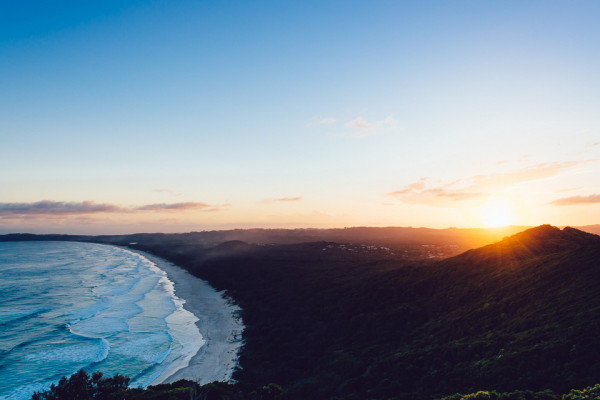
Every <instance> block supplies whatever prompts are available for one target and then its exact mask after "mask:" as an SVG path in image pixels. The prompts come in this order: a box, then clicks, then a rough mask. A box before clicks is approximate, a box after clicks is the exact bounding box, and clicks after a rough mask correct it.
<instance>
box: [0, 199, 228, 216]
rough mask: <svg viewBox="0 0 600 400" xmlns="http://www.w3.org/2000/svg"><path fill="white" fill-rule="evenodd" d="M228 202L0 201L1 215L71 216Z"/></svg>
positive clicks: (206, 209)
mask: <svg viewBox="0 0 600 400" xmlns="http://www.w3.org/2000/svg"><path fill="white" fill-rule="evenodd" d="M227 206H228V204H220V205H212V204H207V203H201V202H187V203H170V204H169V203H160V204H147V205H142V206H135V207H122V206H119V205H116V204H110V203H95V202H93V201H82V202H67V201H50V200H43V201H38V202H32V203H0V217H4V218H6V217H28V216H46V217H51V216H70V215H86V214H100V213H134V212H142V211H156V212H158V211H186V210H200V211H204V212H212V211H219V210H222V209H223V208H225V207H227Z"/></svg>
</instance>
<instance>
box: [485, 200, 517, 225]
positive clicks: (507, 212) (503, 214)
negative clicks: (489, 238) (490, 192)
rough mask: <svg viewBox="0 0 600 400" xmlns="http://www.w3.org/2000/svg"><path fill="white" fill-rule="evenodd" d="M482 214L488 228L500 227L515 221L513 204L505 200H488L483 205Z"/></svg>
mask: <svg viewBox="0 0 600 400" xmlns="http://www.w3.org/2000/svg"><path fill="white" fill-rule="evenodd" d="M480 214H481V219H482V220H483V222H484V223H485V225H486V226H487V227H488V228H498V227H501V226H507V225H512V224H514V223H515V215H514V213H513V209H512V206H511V205H510V203H508V202H506V201H504V200H490V201H488V202H487V203H485V204H484V205H482V206H481V208H480Z"/></svg>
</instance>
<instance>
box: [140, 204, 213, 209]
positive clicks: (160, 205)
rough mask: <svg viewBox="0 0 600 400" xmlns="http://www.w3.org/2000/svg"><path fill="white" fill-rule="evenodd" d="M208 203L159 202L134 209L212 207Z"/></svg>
mask: <svg viewBox="0 0 600 400" xmlns="http://www.w3.org/2000/svg"><path fill="white" fill-rule="evenodd" d="M212 207H214V206H211V205H210V204H206V203H201V202H187V203H170V204H169V203H159V204H147V205H145V206H139V207H135V210H140V211H165V210H168V211H171V210H203V209H206V208H212Z"/></svg>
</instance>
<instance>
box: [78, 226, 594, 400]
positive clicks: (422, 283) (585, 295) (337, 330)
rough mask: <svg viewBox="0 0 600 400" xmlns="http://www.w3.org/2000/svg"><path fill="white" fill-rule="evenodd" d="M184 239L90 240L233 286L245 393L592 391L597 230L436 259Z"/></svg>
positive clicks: (473, 398) (554, 231)
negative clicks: (241, 327) (275, 389)
mask: <svg viewBox="0 0 600 400" xmlns="http://www.w3.org/2000/svg"><path fill="white" fill-rule="evenodd" d="M161 238H162V239H163V240H160V239H161ZM145 239H147V240H145ZM180 239H184V240H180ZM189 239H190V238H189V237H186V236H177V235H148V236H145V237H144V236H143V235H135V236H122V237H88V238H86V240H87V241H97V242H104V243H111V244H121V245H123V244H128V245H129V246H130V247H132V248H134V249H139V250H145V251H148V252H151V253H153V254H156V255H158V256H161V257H164V258H166V259H169V260H171V261H173V262H174V263H176V264H178V265H180V266H182V267H184V268H186V269H188V270H189V271H190V272H192V273H193V274H194V275H196V276H198V277H200V278H203V279H206V280H207V281H209V282H210V283H211V284H212V285H213V286H214V287H216V288H217V289H218V290H226V291H227V294H228V295H229V297H231V298H232V299H233V300H234V301H235V302H237V303H238V304H239V305H240V306H241V308H242V310H243V311H242V312H243V315H242V316H243V320H244V324H245V325H246V330H245V332H244V340H245V345H244V347H243V349H242V352H241V357H240V364H241V368H240V369H239V370H238V371H236V373H235V375H234V378H235V379H236V380H237V381H238V384H237V385H238V386H235V387H238V388H253V389H251V390H250V389H248V390H247V392H245V393H247V395H250V393H251V392H252V391H253V390H255V388H262V387H267V386H269V385H271V384H277V385H281V387H283V395H285V397H286V398H289V399H292V400H295V399H309V398H310V399H332V400H333V399H336V400H341V399H344V400H354V399H381V400H391V399H409V400H410V399H415V400H426V399H440V398H445V399H447V400H458V399H464V400H480V399H486V400H487V399H489V400H496V399H498V400H504V399H507V400H521V399H523V400H530V399H531V400H537V399H558V398H561V397H563V396H564V398H565V399H568V400H576V399H579V398H581V399H587V398H594V397H593V396H597V387H595V386H593V385H596V384H597V383H598V376H600V343H598V341H597V332H599V331H600V297H599V296H597V293H598V292H597V288H598V287H599V286H600V269H599V268H600V264H599V262H598V260H600V237H598V236H596V235H593V234H589V233H585V232H582V231H580V230H577V229H573V228H565V229H562V230H561V229H558V228H555V227H551V226H540V227H537V228H533V229H529V230H527V231H525V232H522V233H519V234H516V235H513V236H511V237H507V238H506V239H504V240H502V241H500V242H498V243H495V244H492V245H488V246H485V247H481V248H478V249H475V250H470V251H467V252H465V253H462V254H459V255H457V256H454V257H451V258H447V259H444V260H441V261H437V260H435V258H432V259H431V260H430V261H427V259H426V258H423V257H415V258H413V259H409V258H406V257H398V254H399V249H398V248H395V249H391V250H390V251H375V250H373V249H372V248H369V247H368V246H367V247H362V246H360V245H358V244H357V243H354V244H351V243H339V242H331V241H319V242H307V243H287V244H265V243H260V244H258V243H247V242H243V241H239V240H233V241H227V242H224V243H220V244H216V245H214V244H208V243H196V244H195V243H191V242H190V241H189ZM78 240H82V238H81V237H79V238H78ZM178 240H179V241H178ZM423 244H427V243H423ZM371 245H374V244H371ZM425 248H427V247H425ZM349 249H353V250H354V251H349ZM392 253H394V254H392ZM222 387H228V386H222ZM573 388H587V389H578V390H579V391H572V392H570V391H571V390H572V389H573ZM594 388H596V389H594ZM165 389H166V387H165ZM169 390H171V389H169ZM236 390H237V389H236ZM482 390H484V391H482ZM458 393H462V394H458ZM463 394H464V395H463ZM569 396H570V397H569ZM586 396H587V397H586ZM161 398H162V397H161ZM164 398H167V397H164ZM216 398H218V397H216ZM231 398H234V397H231Z"/></svg>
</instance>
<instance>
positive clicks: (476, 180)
mask: <svg viewBox="0 0 600 400" xmlns="http://www.w3.org/2000/svg"><path fill="white" fill-rule="evenodd" d="M594 161H598V160H587V161H568V162H557V163H546V164H538V165H534V166H531V167H528V168H524V169H520V170H517V171H512V172H506V173H495V174H487V175H474V176H471V177H468V178H463V179H458V180H456V181H453V182H450V183H441V184H428V183H429V180H428V179H427V178H421V179H419V180H418V181H417V182H414V183H411V184H409V185H406V186H404V187H403V188H401V189H399V190H396V191H393V192H390V193H388V195H390V196H394V197H396V198H398V199H399V200H401V201H403V202H406V203H414V204H425V205H434V206H455V205H456V204H457V203H458V202H463V201H467V200H473V199H476V198H480V197H485V196H489V195H491V194H493V193H495V192H498V191H501V190H503V189H505V188H508V187H511V186H514V185H518V184H521V183H524V182H529V181H535V180H541V179H546V178H551V177H553V176H556V175H558V174H560V173H561V172H563V171H566V170H568V169H571V168H574V167H576V166H579V165H581V164H585V163H588V162H594Z"/></svg>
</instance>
